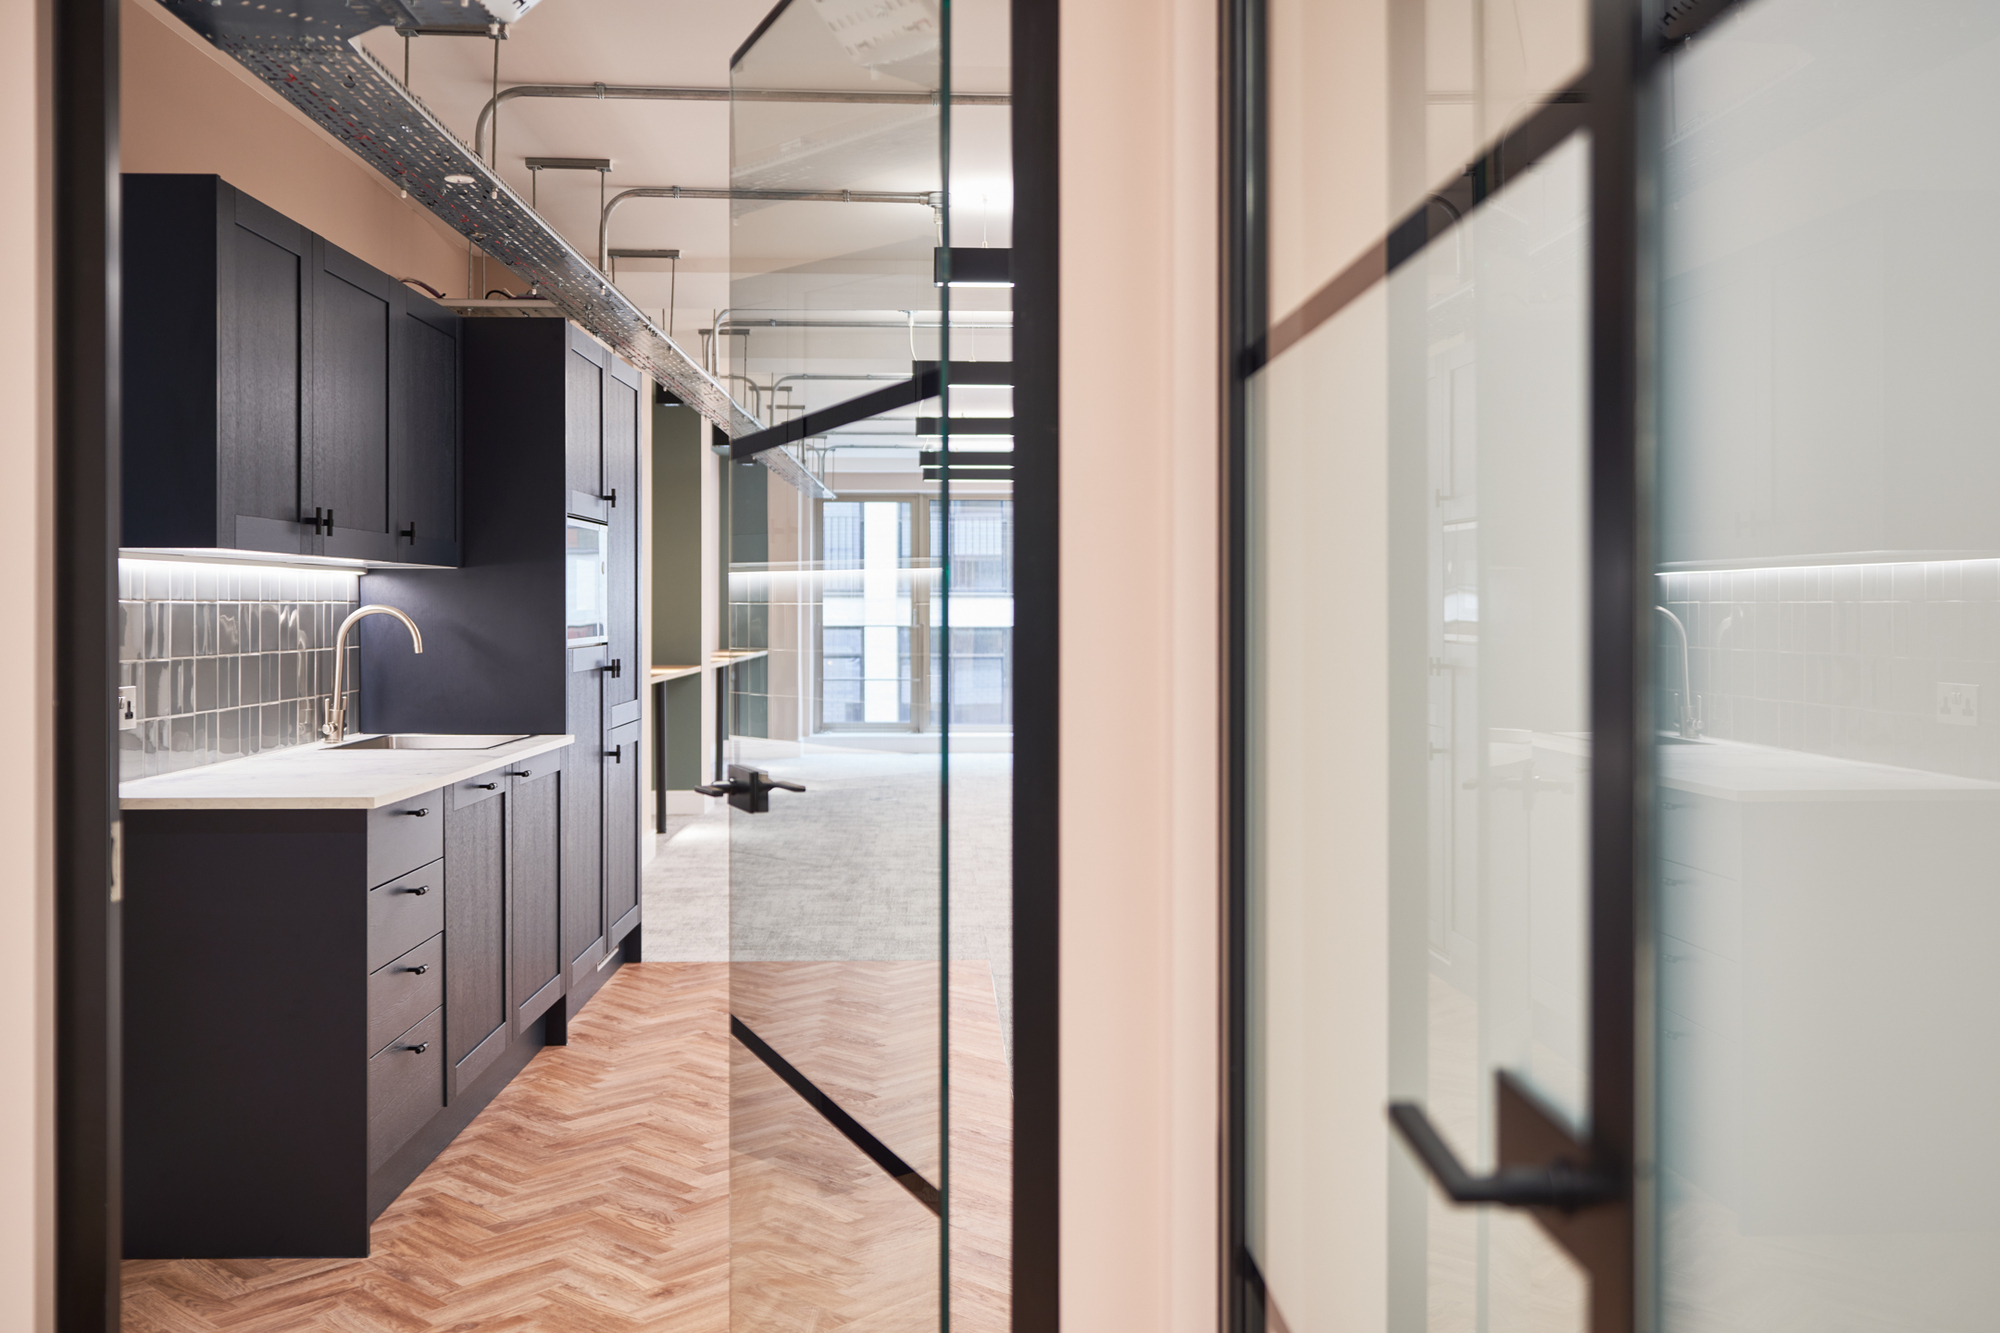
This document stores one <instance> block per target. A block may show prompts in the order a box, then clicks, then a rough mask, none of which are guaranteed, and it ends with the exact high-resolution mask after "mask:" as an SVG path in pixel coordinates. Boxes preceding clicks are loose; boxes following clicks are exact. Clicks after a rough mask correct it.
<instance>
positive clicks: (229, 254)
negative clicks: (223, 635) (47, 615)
mask: <svg viewBox="0 0 2000 1333" xmlns="http://www.w3.org/2000/svg"><path fill="white" fill-rule="evenodd" d="M123 188H124V195H123V198H124V208H125V215H126V216H127V217H128V218H131V219H134V220H135V223H136V222H141V221H142V222H143V225H130V226H127V227H126V228H125V230H124V232H123V246H124V250H123V260H124V263H123V272H124V277H123V285H122V303H123V304H122V318H123V321H124V327H125V328H126V329H128V330H131V331H132V332H133V334H134V336H130V337H128V338H127V339H126V344H125V349H124V353H123V356H122V373H123V383H122V389H123V419H122V422H121V429H122V435H123V441H124V445H123V486H124V526H123V530H122V536H121V542H120V544H121V545H123V546H125V547H128V548H139V549H161V548H165V549H215V548H221V549H230V550H249V551H268V552H273V553H276V554H282V555H316V556H343V557H348V558H351V559H360V560H368V561H373V562H382V563H404V564H433V565H450V564H454V563H456V561H457V559H458V554H459V552H458V545H459V542H458V531H457V529H458V527H459V508H458V498H457V476H458V470H459V438H460V434H459V417H460V415H461V412H460V406H459V356H458V338H459V319H458V317H457V316H456V315H454V314H452V313H451V312H450V311H448V310H446V309H444V307H442V306H439V305H436V304H434V303H433V302H431V301H430V300H428V299H427V298H425V297H424V296H422V295H420V294H418V293H416V292H413V291H411V290H410V289H409V288H408V287H407V286H406V285H404V284H403V283H401V282H399V281H397V280H396V279H395V278H394V277H392V276H390V275H389V274H386V273H383V272H381V271H380V270H378V269H375V268H372V267H370V266H369V265H367V264H364V263H362V262H361V261H360V260H358V259H356V258H355V257H354V256H352V255H350V254H348V253H346V252H345V251H343V250H341V249H340V248H339V247H338V246H335V245H333V244H331V243H330V242H328V241H326V240H324V239H323V238H321V237H318V236H315V235H313V234H312V233H311V232H309V231H307V230H306V229H305V228H303V227H301V226H299V225H298V224H297V223H295V222H292V221H291V220H290V219H288V218H285V217H284V216H283V215H281V214H279V213H277V212H276V211H275V210H273V209H270V208H268V207H266V206H265V205H263V204H261V203H259V202H257V201H256V200H255V199H252V198H251V197H250V196H248V195H246V194H244V193H242V192H241V191H239V190H237V189H235V188H234V187H232V186H230V185H229V184H228V183H227V182H225V181H223V180H222V179H221V178H220V177H216V176H200V175H128V176H126V177H124V183H123Z"/></svg>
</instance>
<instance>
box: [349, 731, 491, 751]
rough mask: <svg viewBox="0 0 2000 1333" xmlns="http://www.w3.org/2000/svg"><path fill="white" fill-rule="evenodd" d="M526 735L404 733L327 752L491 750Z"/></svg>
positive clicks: (350, 743) (372, 739) (351, 742)
mask: <svg viewBox="0 0 2000 1333" xmlns="http://www.w3.org/2000/svg"><path fill="white" fill-rule="evenodd" d="M526 739H528V737H527V735H526V733H523V734H521V735H519V736H436V735H427V734H425V733H422V732H404V733H402V734H401V735H393V736H363V737H362V738H361V739H360V740H358V741H344V742H342V743H341V744H339V745H329V746H327V747H326V748H327V749H329V750H491V749H494V748H496V747H498V746H502V745H505V744H507V743H508V742H509V741H524V740H526Z"/></svg>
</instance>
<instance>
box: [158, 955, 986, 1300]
mask: <svg viewBox="0 0 2000 1333" xmlns="http://www.w3.org/2000/svg"><path fill="white" fill-rule="evenodd" d="M791 966H795V967H800V968H805V969H819V968H824V967H826V966H827V965H825V964H793V965H791ZM839 966H842V967H847V968H859V969H863V970H864V972H865V970H866V969H870V968H879V967H882V966H884V965H882V964H867V963H848V964H842V965H839ZM890 966H906V965H890ZM930 975H931V977H932V982H931V987H930V989H931V991H932V992H933V993H934V991H935V975H936V973H935V969H934V967H933V969H932V971H931V974H930ZM879 983H880V978H869V977H865V976H864V977H862V978H861V979H860V982H859V983H857V984H861V985H863V986H864V987H866V986H876V985H879ZM811 984H812V985H814V986H822V987H824V986H828V985H831V987H832V990H833V992H834V993H841V992H845V991H848V990H850V989H852V987H851V986H850V985H848V984H847V983H844V982H840V981H838V980H830V979H829V978H828V977H826V976H825V975H824V974H816V975H813V976H812V977H811ZM897 989H899V990H903V991H905V993H906V994H907V995H908V996H909V999H910V1003H911V1004H921V1003H923V1002H924V1000H923V993H922V991H923V988H922V987H921V986H920V985H918V984H914V982H913V983H912V984H910V985H908V986H907V987H898V988H897ZM952 992H953V1019H954V1021H953V1025H952V1026H953V1046H954V1051H953V1061H952V1076H953V1084H954V1091H953V1099H952V1102H953V1134H952V1143H953V1174H952V1186H953V1193H954V1195H955V1199H954V1206H953V1222H954V1225H953V1228H952V1233H953V1234H952V1269H953V1278H952V1295H953V1301H952V1305H953V1320H954V1322H955V1323H958V1324H960V1325H962V1326H969V1327H976V1328H980V1329H986V1328H992V1329H996V1330H997V1329H1002V1328H1004V1327H1005V1326H1006V1322H1007V1307H1006V1293H1007V1244H1006V1242H1007V1228H1008V1196H1007V1184H1008V1176H1009V1159H1008V1153H1009V1151H1010V1150H1011V1143H1012V1128H1011V1121H1012V1115H1011V1100H1010V1091H1009V1079H1008V1076H1007V1070H1006V1065H1005V1061H1004V1056H1003V1048H1002V1046H1001V1043H1000V1035H999V1028H998V1024H997V1021H996V1020H995V1019H994V1018H993V1017H992V1015H993V988H992V979H991V974H990V972H989V971H988V970H987V968H986V965H985V964H984V963H962V964H955V965H954V966H953V969H952ZM727 997H728V968H727V965H725V964H720V963H647V964H640V965H636V966H629V967H626V968H623V969H621V970H620V972H619V974H618V975H617V976H616V977H614V978H612V980H611V981H610V983H609V984H607V985H606V986H605V988H604V989H603V990H602V991H601V992H599V994H598V996H597V998H596V999H595V1000H593V1001H592V1002H591V1004H590V1006H589V1007H588V1008H587V1009H586V1010H585V1011H584V1013H583V1014H582V1015H581V1016H580V1017H579V1018H578V1019H577V1021H576V1022H575V1023H574V1024H573V1025H572V1028H571V1033H570V1045H568V1046H567V1047H559V1048H551V1049H549V1050H546V1051H544V1052H542V1053H541V1054H540V1055H538V1056H537V1057H536V1058H535V1060H534V1061H533V1063H531V1064H530V1065H529V1066H528V1068H527V1069H526V1070H525V1071H523V1072H522V1074H521V1075H520V1076H519V1077H517V1078H516V1079H515V1080H514V1082H513V1083H512V1084H510V1085H509V1086H508V1087H507V1088H506V1089H505V1090H504V1091H503V1092H502V1093H501V1094H500V1096H499V1097H497V1098H496V1099H495V1100H494V1102H493V1104H492V1105H491V1106H490V1107H488V1108H487V1109H486V1111H485V1112H484V1113H482V1114H481V1115H480V1117H479V1118H478V1119H477V1120H476V1121H474V1122H473V1124H472V1125H471V1126H470V1127H469V1128H467V1129H466V1131H465V1132H464V1133H462V1134H461V1135H459V1137H458V1139H457V1141H456V1142H454V1143H453V1144H452V1145H451V1146H450V1147H449V1148H448V1149H446V1150H445V1152H444V1153H443V1154H441V1155H440V1156H439V1157H438V1159H437V1161H436V1162H434V1163H433V1164H432V1165H431V1167H430V1168H429V1169H428V1170H427V1171H425V1172H424V1174H423V1175H422V1176H421V1177H419V1178H418V1180H417V1181H416V1183H415V1184H413V1185H412V1186H411V1187H410V1188H409V1189H408V1190H407V1191H405V1193H404V1195H403V1197H402V1198H400V1199H398V1200H397V1201H396V1202H395V1203H394V1204H392V1205H391V1206H390V1208H389V1209H388V1211H386V1212H385V1213H383V1215H382V1217H381V1218H380V1219H379V1220H378V1221H377V1222H376V1224H375V1230H374V1250H375V1253H374V1255H373V1256H372V1257H371V1258H368V1259H362V1260H351V1259H341V1260H314V1259H283V1260H227V1261H214V1260H178V1261H161V1260H150V1261H133V1262H129V1263H127V1264H125V1266H124V1272H125V1302H124V1312H125V1327H126V1328H127V1329H128V1330H129V1331H130V1333H214V1331H220V1330H228V1331H229V1333H277V1331H279V1330H295V1329H329V1330H339V1331H340V1333H391V1331H393V1333H431V1331H432V1330H447V1329H448V1330H454V1333H458V1331H463V1333H471V1331H472V1330H479V1333H488V1331H489V1330H491V1331H496V1333H531V1331H532V1333H570V1330H579V1331H581V1330H590V1333H625V1331H627V1330H630V1331H633V1333H637V1331H639V1330H645V1331H646V1333H659V1331H662V1330H671V1331H672V1333H721V1330H723V1329H726V1328H730V1327H731V1326H732V1324H733V1326H734V1327H735V1328H738V1329H745V1330H748V1329H757V1330H759V1333H762V1330H765V1329H793V1328H796V1329H812V1330H815V1331H816V1333H824V1331H828V1330H834V1329H841V1328H848V1327H867V1328H869V1329H871V1330H872V1329H875V1328H882V1329H889V1328H899V1327H907V1328H928V1327H933V1326H934V1325H935V1322H936V1310H937V1301H936V1294H935V1293H936V1284H937V1276H936V1266H937V1264H936V1261H937V1253H936V1223H935V1221H934V1219H932V1218H931V1215H930V1214H929V1213H928V1212H927V1211H926V1210H924V1209H923V1208H922V1207H920V1206H919V1205H918V1204H917V1203H916V1202H915V1200H913V1199H911V1198H910V1197H909V1195H908V1194H906V1193H905V1192H904V1191H903V1190H902V1189H901V1187H899V1186H897V1185H896V1184H895V1183H894V1182H892V1181H890V1180H889V1179H888V1177H886V1176H884V1175H882V1174H881V1172H880V1171H878V1170H877V1169H876V1168H875V1167H874V1166H873V1164H872V1163H869V1162H868V1161H867V1159H866V1158H864V1157H862V1155H861V1154H860V1153H859V1151H857V1150H856V1149H855V1148H854V1147H853V1146H852V1145H851V1144H849V1143H848V1142H847V1141H846V1140H845V1139H843V1138H841V1137H840V1136H839V1135H838V1134H836V1133H834V1132H833V1131H832V1130H831V1129H830V1128H828V1127H827V1125H826V1123H825V1122H824V1121H823V1120H821V1119H820V1118H819V1116H818V1115H816V1114H815V1113H813V1112H812V1111H811V1110H810V1108H808V1107H807V1106H806V1105H805V1103H804V1102H802V1101H800V1100H799V1099H798V1098H797V1097H796V1096H794V1095H793V1094H792V1093H791V1092H790V1090H789V1089H786V1088H784V1087H783V1085H782V1084H779V1083H778V1081H777V1080H776V1078H775V1077H768V1076H767V1077H768V1085H769V1088H766V1087H764V1086H763V1085H761V1084H760V1083H759V1082H758V1075H759V1074H760V1073H762V1072H763V1071H762V1066H761V1065H758V1064H757V1062H756V1060H755V1059H754V1057H750V1056H748V1055H747V1053H745V1052H743V1051H742V1048H741V1047H739V1046H736V1044H735V1043H733V1042H730V1041H729V1040H728V1037H727V1031H728V1027H727V1022H728V1019H727V1003H728V998H727ZM930 1002H931V1003H932V1004H933V1005H934V1004H935V999H934V994H933V998H932V1000H931V1001H930ZM898 1014H899V1006H897V1005H896V1004H894V1003H889V1004H887V1005H886V1006H885V1008H884V1010H883V1016H884V1017H897V1016H898ZM904 1016H907V1015H904ZM848 1033H849V1039H850V1040H852V1041H854V1042H856V1043H858V1044H859V1045H861V1046H863V1047H869V1048H878V1049H879V1048H883V1047H885V1046H886V1047H889V1048H900V1047H901V1046H902V1044H903V1043H904V1042H905V1041H908V1042H911V1043H921V1042H922V1041H923V1037H922V1036H921V1034H909V1033H905V1032H904V1031H903V1030H902V1029H901V1027H900V1024H899V1026H898V1027H897V1029H896V1033H897V1035H896V1036H895V1037H894V1039H892V1040H887V1041H885V1040H884V1038H883V1036H882V1033H881V1032H880V1031H862V1030H860V1029H858V1028H851V1029H849V1030H848ZM834 1035H835V1036H836V1037H837V1036H838V1035H839V1034H837V1033H836V1034H834ZM930 1040H932V1041H934V1040H935V1028H934V1027H933V1028H932V1029H931V1037H930ZM781 1049H782V1048H781ZM912 1049H914V1047H912ZM932 1049H933V1050H934V1049H935V1048H934V1046H933V1048H932ZM881 1053H882V1054H884V1055H888V1056H898V1057H900V1055H901V1054H902V1052H901V1051H900V1050H899V1049H886V1050H881ZM788 1054H790V1053H789V1052H788ZM844 1058H846V1057H845V1056H843V1054H842V1053H841V1052H837V1051H836V1052H829V1053H828V1059H827V1062H828V1063H830V1064H835V1065H837V1064H838V1063H840V1061H841V1060H842V1059H844ZM745 1060H747V1061H748V1062H749V1065H750V1066H753V1067H754V1068H751V1069H744V1068H743V1061H745ZM732 1065H734V1066H735V1069H736V1071H737V1074H738V1076H739V1078H740V1081H739V1084H738V1086H737V1089H736V1097H737V1104H736V1107H735V1115H736V1119H737V1136H736V1138H737V1142H736V1146H735V1151H734V1152H733V1153H732V1152H731V1145H730V1133H729V1128H730V1116H731V1107H730V1100H729V1094H730V1088H729V1079H730V1078H731V1077H732ZM769 1089H776V1090H777V1092H778V1093H781V1094H782V1096H771V1097H766V1096H765V1095H764V1094H765V1093H766V1092H767V1091H768V1090H769ZM760 1123H761V1125H762V1131H761V1135H760V1130H759V1128H758V1126H759V1124H760ZM746 1148H749V1149H751V1151H745V1149H746ZM932 1156H933V1159H934V1157H935V1154H934V1153H933V1154H932ZM732 1165H733V1167H734V1170H735V1172H736V1180H735V1181H734V1183H733V1186H732V1182H731V1180H730V1176H729V1169H730V1167H731V1166H732ZM732 1188H733V1191H734V1194H735V1199H736V1202H735V1203H734V1205H733V1206H734V1209H735V1212H736V1218H735V1224H734V1225H735V1233H736V1234H735V1239H734V1252H733V1254H732V1237H731V1225H732V1224H731V1209H732V1202H731V1193H732ZM732 1263H733V1264H734V1266H735V1269H736V1274H735V1279H734V1287H735V1291H734V1297H733V1299H734V1303H735V1304H736V1306H737V1310H736V1316H735V1319H734V1320H733V1321H732V1319H731V1305H732V1291H731V1288H732V1277H731V1266H732ZM926 1284H928V1285H927V1286H926ZM899 1315H902V1316H907V1317H906V1318H905V1317H898V1316H899Z"/></svg>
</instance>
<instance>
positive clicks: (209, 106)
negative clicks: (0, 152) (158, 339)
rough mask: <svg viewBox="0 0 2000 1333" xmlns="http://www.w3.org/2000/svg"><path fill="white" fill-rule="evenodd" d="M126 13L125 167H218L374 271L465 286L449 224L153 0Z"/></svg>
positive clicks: (459, 246)
mask: <svg viewBox="0 0 2000 1333" xmlns="http://www.w3.org/2000/svg"><path fill="white" fill-rule="evenodd" d="M120 19H121V22H122V25H123V31H122V33H121V34H120V36H121V41H122V50H121V53H120V55H121V61H122V68H121V71H120V80H119V82H120V93H121V95H122V97H123V98H124V103H123V105H122V107H121V108H120V112H121V114H120V118H119V133H120V135H121V136H122V144H121V151H122V153H123V155H124V169H125V170H126V171H170V172H213V173H215V174H216V175H218V176H221V177H222V178H223V179H224V180H226V181H228V182H229V183H230V184H231V185H234V186H236V187H237V188H238V189H240V190H243V191H246V192H247V193H249V194H250V195H251V196H252V197H254V198H256V199H257V200H259V201H260V202H262V203H265V204H268V205H270V206H271V207H272V208H275V209H277V210H278V211H279V212H280V213H283V214H284V215H285V216H286V217H289V218H291V219H292V220H293V221H295V222H298V223H300V224H302V225H304V226H305V227H307V228H308V229H310V230H312V231H315V232H317V233H319V234H320V235H321V236H324V237H326V238H327V239H328V240H329V241H332V242H333V243H334V244H335V245H338V246H339V247H340V248H341V249H343V250H346V251H348V252H349V253H351V254H353V255H355V256H356V257H357V258H359V259H361V260H363V261H364V262H366V263H369V264H373V265H374V266H375V267H376V268H379V269H382V270H384V271H385V272H388V273H391V274H394V275H395V276H396V277H399V278H404V277H411V278H419V279H421V280H422V281H424V282H427V283H429V284H430V285H431V286H433V287H435V288H437V289H438V290H439V291H442V292H446V293H449V294H450V295H452V296H461V295H463V294H464V293H465V290H466V263H465V242H464V241H463V240H460V239H458V238H457V237H456V236H453V235H451V234H450V233H449V232H447V231H446V229H445V228H444V225H443V224H442V223H439V222H438V221H436V220H435V219H434V218H432V217H431V215H430V214H429V213H427V212H425V211H424V210H423V209H422V208H420V207H418V206H417V205H416V204H415V203H413V202H412V201H410V200H407V199H402V198H399V197H398V196H397V193H396V190H395V189H394V188H393V187H392V186H390V184H389V183H388V182H387V181H386V180H384V179H383V178H382V177H381V176H380V175H379V174H378V173H377V172H375V171H374V170H372V169H371V168H369V167H367V166H365V165H364V164H363V163H362V162H361V161H360V159H358V158H356V157H355V156H354V155H353V154H352V153H350V152H348V151H347V150H346V149H345V148H342V147H341V146H340V145H339V144H337V143H335V142H334V141H333V140H332V139H331V138H330V137H328V136H327V135H326V134H325V133H323V132H322V131H321V130H319V129H318V128H317V127H316V126H314V125H312V124H311V123H310V122H309V121H307V120H306V119H305V117H304V116H302V115H300V114H299V113H298V112H296V111H294V110H292V108H291V107H289V106H288V105H286V104H285V103H284V102H283V101H282V100H281V99H280V98H279V97H278V96H277V94H276V93H273V92H271V91H270V90H268V89H266V88H265V87H264V86H263V85H262V84H260V83H259V82H257V81H256V80H255V79H254V78H252V77H251V76H250V74H249V73H248V72H246V71H245V70H244V69H243V68H242V67H241V66H239V65H237V64H236V62H235V61H233V60H230V59H229V58H228V57H227V56H224V55H222V54H221V53H220V52H218V51H216V50H214V49H213V48H212V47H210V46H209V45H208V43H206V42H204V41H202V40H201V38H199V37H197V36H196V35H195V34H194V33H193V31H191V30H190V29H189V28H188V27H187V26H186V25H185V24H183V23H181V22H180V21H179V20H178V19H176V18H174V17H172V16H171V15H169V14H168V13H167V12H166V11H164V10H162V9H160V8H159V7H158V6H157V5H154V4H152V3H151V2H150V0H124V4H123V5H122V6H121V14H120ZM127 225H128V226H131V225H144V220H143V219H138V218H133V219H127Z"/></svg>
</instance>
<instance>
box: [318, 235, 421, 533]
mask: <svg viewBox="0 0 2000 1333" xmlns="http://www.w3.org/2000/svg"><path fill="white" fill-rule="evenodd" d="M317 249H318V262H317V263H316V264H315V265H314V269H313V323H314V326H315V327H314V335H313V339H314V340H313V358H312V370H313V403H312V408H313V410H312V423H313V424H312V485H311V486H310V487H309V488H308V496H309V498H310V499H311V502H312V513H313V516H314V519H315V526H316V528H317V530H318V534H319V540H320V547H319V552H320V554H321V555H332V556H345V557H348V558H351V559H357V560H393V559H394V558H395V555H396V542H395V534H394V533H393V532H392V531H391V529H390V511H391V508H392V506H393V504H394V497H393V496H391V494H390V491H391V489H392V488H391V485H390V482H391V478H392V476H393V468H392V467H391V465H390V459H389V437H390V433H391V432H390V409H389V399H390V393H389V380H390V367H391V365H392V364H393V362H392V360H391V357H390V351H389V344H390V342H391V339H392V335H393V333H394V332H395V330H396V326H397V325H398V324H399V323H400V322H401V320H400V312H399V311H398V310H397V308H396V307H397V304H398V303H397V300H396V292H395V291H392V290H391V288H395V289H398V290H402V289H403V284H401V283H399V282H397V281H396V280H395V279H393V278H391V277H389V275H388V274H386V273H383V272H381V271H380V270H378V269H373V268H370V267H369V266H368V265H366V264H363V263H362V262H361V261H360V260H358V259H356V258H354V257H353V256H352V255H350V254H348V253H347V252H346V251H344V250H340V249H338V248H336V247H334V246H332V245H329V244H327V243H326V242H325V241H321V242H319V244H318V246H317ZM301 508H302V509H303V508H304V502H303V501H302V502H301Z"/></svg>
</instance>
